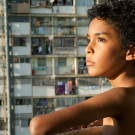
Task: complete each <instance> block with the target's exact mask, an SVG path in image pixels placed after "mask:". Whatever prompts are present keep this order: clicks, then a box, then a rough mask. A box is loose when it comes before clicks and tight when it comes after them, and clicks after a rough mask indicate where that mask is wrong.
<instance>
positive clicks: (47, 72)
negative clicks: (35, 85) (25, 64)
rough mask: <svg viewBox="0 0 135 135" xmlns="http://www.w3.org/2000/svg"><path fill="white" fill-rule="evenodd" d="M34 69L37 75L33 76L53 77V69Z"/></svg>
mask: <svg viewBox="0 0 135 135" xmlns="http://www.w3.org/2000/svg"><path fill="white" fill-rule="evenodd" d="M33 69H34V71H35V74H32V75H52V67H34V68H33ZM32 72H33V71H32Z"/></svg>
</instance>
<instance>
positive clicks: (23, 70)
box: [13, 63, 31, 76]
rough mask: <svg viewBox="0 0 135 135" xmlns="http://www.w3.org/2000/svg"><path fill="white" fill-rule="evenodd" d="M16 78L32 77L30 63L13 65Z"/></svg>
mask: <svg viewBox="0 0 135 135" xmlns="http://www.w3.org/2000/svg"><path fill="white" fill-rule="evenodd" d="M13 69H14V76H23V75H31V64H30V63H19V64H13Z"/></svg>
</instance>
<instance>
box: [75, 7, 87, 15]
mask: <svg viewBox="0 0 135 135" xmlns="http://www.w3.org/2000/svg"><path fill="white" fill-rule="evenodd" d="M86 11H87V7H77V8H76V13H77V14H79V15H86Z"/></svg>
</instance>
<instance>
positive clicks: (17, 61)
mask: <svg viewBox="0 0 135 135" xmlns="http://www.w3.org/2000/svg"><path fill="white" fill-rule="evenodd" d="M14 63H30V58H14Z"/></svg>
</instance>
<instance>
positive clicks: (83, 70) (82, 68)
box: [78, 66, 88, 74]
mask: <svg viewBox="0 0 135 135" xmlns="http://www.w3.org/2000/svg"><path fill="white" fill-rule="evenodd" d="M78 74H88V68H87V67H85V68H84V67H83V66H82V67H79V68H78Z"/></svg>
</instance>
